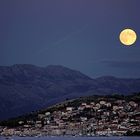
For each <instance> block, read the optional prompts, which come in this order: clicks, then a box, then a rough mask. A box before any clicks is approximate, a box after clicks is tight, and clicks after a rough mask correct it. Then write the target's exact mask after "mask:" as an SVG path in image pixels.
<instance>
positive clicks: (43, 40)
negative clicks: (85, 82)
mask: <svg viewBox="0 0 140 140" xmlns="http://www.w3.org/2000/svg"><path fill="white" fill-rule="evenodd" d="M124 28H132V29H134V30H135V31H136V33H137V36H138V39H137V42H136V43H135V44H134V45H132V47H125V46H123V45H122V44H121V43H120V41H119V34H120V32H121V30H123V29H124ZM139 36H140V0H0V65H2V66H7V65H8V66H9V65H13V64H34V65H37V66H43V67H46V66H47V65H50V64H51V65H63V66H66V67H69V68H72V69H75V70H79V71H81V72H83V73H84V74H87V75H88V76H90V77H93V78H96V77H99V76H103V75H112V76H116V77H124V78H126V77H127V78H130V77H132V78H140V40H139Z"/></svg>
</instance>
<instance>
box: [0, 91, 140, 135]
mask: <svg viewBox="0 0 140 140" xmlns="http://www.w3.org/2000/svg"><path fill="white" fill-rule="evenodd" d="M0 128H2V129H1V135H2V136H5V135H19V136H35V135H42V136H46V135H76V136H81V135H82V136H83V135H88V136H112V135H113V136H114V135H115V136H116V135H117V136H118V135H119V136H120V135H134V136H136V135H140V131H139V129H140V93H139V94H134V95H129V96H123V95H106V96H98V95H94V96H88V97H82V98H77V99H73V100H68V101H65V102H62V103H59V104H56V105H54V106H51V107H49V108H46V109H44V110H40V111H36V112H32V113H30V114H28V115H26V116H21V117H18V118H15V119H11V120H8V121H2V122H0Z"/></svg>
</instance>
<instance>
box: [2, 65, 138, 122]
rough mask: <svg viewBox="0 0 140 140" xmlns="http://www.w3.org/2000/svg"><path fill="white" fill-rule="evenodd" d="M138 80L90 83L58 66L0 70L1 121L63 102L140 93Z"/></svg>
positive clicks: (109, 78) (15, 67) (96, 81)
mask: <svg viewBox="0 0 140 140" xmlns="http://www.w3.org/2000/svg"><path fill="white" fill-rule="evenodd" d="M139 85H140V79H119V78H115V77H110V76H106V77H100V78H97V79H92V78H90V77H88V76H86V75H84V74H82V73H81V72H79V71H75V70H72V69H69V68H66V67H63V66H59V65H56V66H54V65H50V66H47V67H37V66H34V65H27V64H19V65H18V64H17V65H13V66H1V67H0V106H1V108H0V119H1V120H2V119H7V118H11V117H16V116H19V115H22V114H25V113H28V112H31V111H35V110H38V109H42V108H46V107H48V106H51V105H53V104H56V103H59V102H61V101H64V100H66V99H74V98H78V97H82V96H88V95H89V96H90V95H95V94H98V95H105V94H113V93H119V94H124V95H127V94H130V93H133V92H139V91H140V86H139Z"/></svg>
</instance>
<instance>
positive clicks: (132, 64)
mask: <svg viewBox="0 0 140 140" xmlns="http://www.w3.org/2000/svg"><path fill="white" fill-rule="evenodd" d="M101 63H103V64H105V65H107V66H110V67H114V68H123V69H124V68H129V69H138V68H140V61H114V60H104V61H101Z"/></svg>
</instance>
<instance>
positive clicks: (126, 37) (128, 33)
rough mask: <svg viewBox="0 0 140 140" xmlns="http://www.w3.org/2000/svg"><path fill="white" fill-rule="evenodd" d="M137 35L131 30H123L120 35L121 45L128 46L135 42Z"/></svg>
mask: <svg viewBox="0 0 140 140" xmlns="http://www.w3.org/2000/svg"><path fill="white" fill-rule="evenodd" d="M136 39H137V34H136V32H135V31H134V30H132V29H124V30H123V31H122V32H121V33H120V41H121V43H122V44H124V45H126V46H130V45H132V44H134V43H135V42H136Z"/></svg>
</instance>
